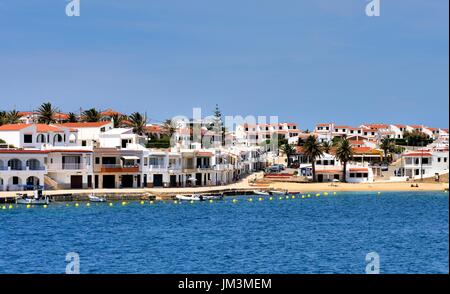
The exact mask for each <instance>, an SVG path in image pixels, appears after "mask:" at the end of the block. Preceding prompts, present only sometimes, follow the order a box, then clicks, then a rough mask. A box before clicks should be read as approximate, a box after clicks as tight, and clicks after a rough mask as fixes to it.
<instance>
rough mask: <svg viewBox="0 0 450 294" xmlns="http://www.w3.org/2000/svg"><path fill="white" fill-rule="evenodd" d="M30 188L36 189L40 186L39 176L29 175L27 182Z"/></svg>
mask: <svg viewBox="0 0 450 294" xmlns="http://www.w3.org/2000/svg"><path fill="white" fill-rule="evenodd" d="M26 185H27V188H28V189H35V188H37V186H39V178H37V177H33V176H32V177H28V178H27V182H26Z"/></svg>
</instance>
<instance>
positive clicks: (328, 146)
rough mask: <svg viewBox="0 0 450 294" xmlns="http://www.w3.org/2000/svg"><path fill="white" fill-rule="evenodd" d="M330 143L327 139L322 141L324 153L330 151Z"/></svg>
mask: <svg viewBox="0 0 450 294" xmlns="http://www.w3.org/2000/svg"><path fill="white" fill-rule="evenodd" d="M331 147H332V146H331V143H330V142H328V141H325V142H322V148H323V151H324V152H325V153H330V149H331Z"/></svg>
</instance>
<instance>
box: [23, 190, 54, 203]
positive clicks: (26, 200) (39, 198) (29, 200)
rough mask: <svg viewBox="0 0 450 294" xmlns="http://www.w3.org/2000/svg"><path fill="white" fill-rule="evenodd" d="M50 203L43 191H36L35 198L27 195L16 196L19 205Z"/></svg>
mask: <svg viewBox="0 0 450 294" xmlns="http://www.w3.org/2000/svg"><path fill="white" fill-rule="evenodd" d="M49 202H50V200H49V198H48V196H46V195H43V194H42V190H34V191H33V196H31V197H30V196H28V195H27V194H20V193H18V194H17V195H16V203H17V204H26V205H48V204H49Z"/></svg>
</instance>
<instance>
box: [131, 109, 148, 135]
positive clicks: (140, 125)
mask: <svg viewBox="0 0 450 294" xmlns="http://www.w3.org/2000/svg"><path fill="white" fill-rule="evenodd" d="M130 121H131V125H132V127H133V133H135V134H138V135H143V134H144V132H145V130H144V129H145V125H146V124H147V117H146V116H145V115H142V114H140V113H139V112H134V113H132V114H131V115H130Z"/></svg>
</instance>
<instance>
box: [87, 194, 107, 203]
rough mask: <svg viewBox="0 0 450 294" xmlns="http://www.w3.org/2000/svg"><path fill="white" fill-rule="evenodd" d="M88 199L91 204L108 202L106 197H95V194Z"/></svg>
mask: <svg viewBox="0 0 450 294" xmlns="http://www.w3.org/2000/svg"><path fill="white" fill-rule="evenodd" d="M88 197H89V201H91V202H106V199H105V198H104V197H100V196H95V195H94V194H91V195H89V196H88Z"/></svg>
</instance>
